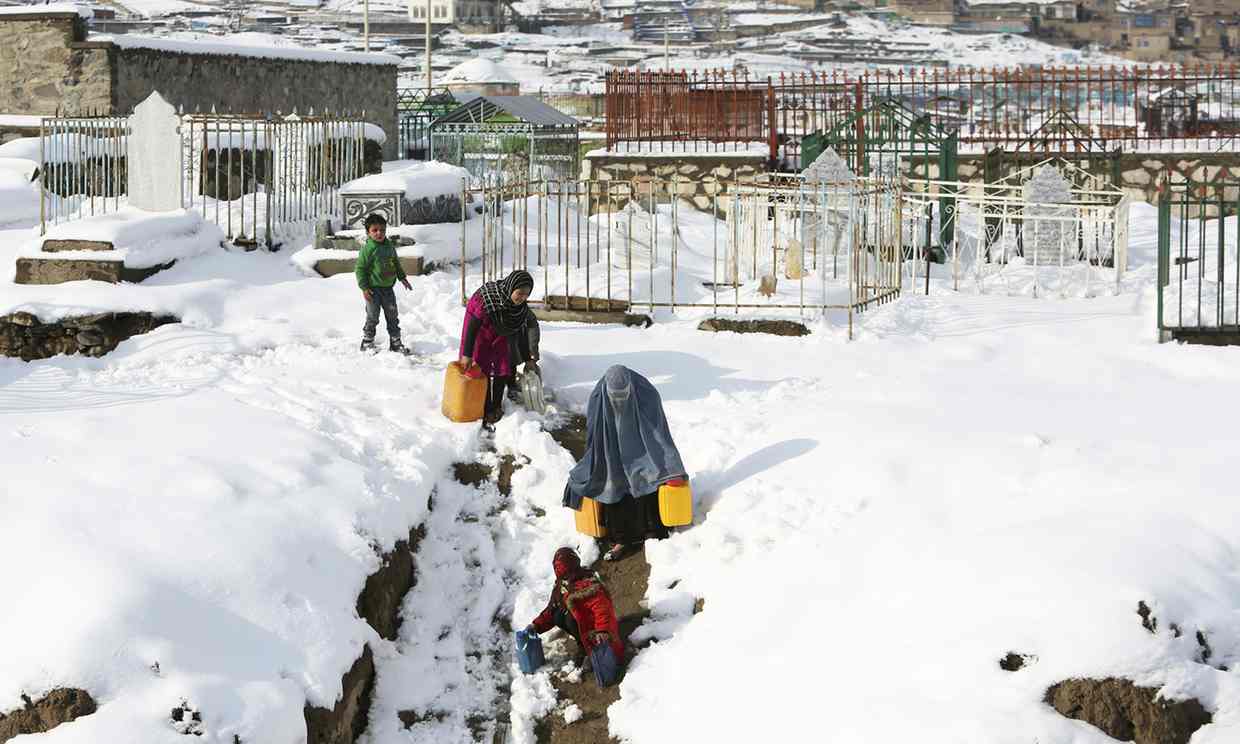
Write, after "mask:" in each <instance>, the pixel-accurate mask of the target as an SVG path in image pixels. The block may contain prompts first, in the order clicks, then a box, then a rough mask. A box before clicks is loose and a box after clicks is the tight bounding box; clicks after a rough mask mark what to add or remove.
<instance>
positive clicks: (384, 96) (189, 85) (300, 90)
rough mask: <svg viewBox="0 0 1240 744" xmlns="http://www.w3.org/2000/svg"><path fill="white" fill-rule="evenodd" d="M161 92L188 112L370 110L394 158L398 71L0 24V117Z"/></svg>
mask: <svg viewBox="0 0 1240 744" xmlns="http://www.w3.org/2000/svg"><path fill="white" fill-rule="evenodd" d="M154 90H158V91H159V92H160V93H161V94H162V95H163V97H164V98H165V100H167V101H168V102H170V103H172V104H173V105H175V106H182V107H184V108H185V109H187V110H194V109H196V108H197V109H201V110H203V111H210V110H211V108H212V107H215V108H216V110H221V111H228V110H232V111H237V112H247V113H254V112H269V111H281V112H284V113H292V112H293V111H294V110H297V111H298V112H300V113H307V112H309V111H310V110H311V109H314V110H315V111H318V112H323V111H329V112H333V113H340V114H361V113H363V112H364V113H365V116H366V120H367V121H370V122H372V123H374V124H377V125H379V127H381V128H382V129H383V131H384V132H385V133H386V134H387V142H386V143H384V146H383V157H384V158H385V159H392V158H394V157H395V156H396V135H397V130H396V65H371V64H355V63H340V62H316V61H311V60H290V59H270V58H261V57H240V56H235V55H222V54H193V53H179V52H166V51H156V50H152V49H122V48H120V47H117V46H115V45H114V44H112V43H111V42H107V41H87V40H86V27H85V24H84V23H83V21H82V20H81V19H80V18H78V16H77V14H76V13H41V14H35V13H31V14H17V15H3V16H0V113H4V114H31V115H34V114H45V115H54V114H56V113H57V112H60V113H62V114H69V115H77V114H84V113H86V112H88V111H98V112H101V113H115V114H128V113H130V112H132V111H133V108H134V106H136V105H137V104H139V103H141V102H142V101H143V100H145V99H146V97H147V96H149V95H150V94H151V92H152V91H154Z"/></svg>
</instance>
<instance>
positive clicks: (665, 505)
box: [659, 480, 693, 527]
mask: <svg viewBox="0 0 1240 744" xmlns="http://www.w3.org/2000/svg"><path fill="white" fill-rule="evenodd" d="M659 521H661V522H662V523H663V524H664V525H665V526H667V527H684V526H685V525H687V524H693V491H692V490H690V488H689V481H687V480H674V481H668V482H667V483H664V484H663V485H661V486H659Z"/></svg>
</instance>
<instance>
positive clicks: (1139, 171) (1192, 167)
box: [905, 152, 1240, 203]
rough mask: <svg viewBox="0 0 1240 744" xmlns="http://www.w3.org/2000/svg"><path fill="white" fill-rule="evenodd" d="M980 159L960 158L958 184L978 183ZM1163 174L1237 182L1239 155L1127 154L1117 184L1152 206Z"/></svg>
mask: <svg viewBox="0 0 1240 744" xmlns="http://www.w3.org/2000/svg"><path fill="white" fill-rule="evenodd" d="M982 161H983V156H981V155H961V156H960V159H959V161H958V164H957V171H958V177H959V179H960V180H961V181H971V182H977V183H981V181H982V178H983V174H984V170H983V162H982ZM905 162H906V163H907V167H908V168H913V169H916V170H917V171H918V173H921V172H923V169H924V167H925V166H924V165H923V163H922V159H921V158H909V159H907V160H906V161H905ZM929 171H930V178H938V177H939V168H938V164H937V163H936V162H935V161H934V160H933V159H932V160H931V162H930V163H929ZM1164 173H1169V174H1170V176H1171V180H1172V181H1173V182H1183V181H1186V180H1191V181H1198V182H1201V181H1205V182H1211V181H1240V155H1237V154H1236V153H1232V152H1217V153H1140V152H1134V153H1126V154H1124V155H1123V156H1121V158H1120V176H1121V178H1122V179H1123V183H1122V184H1120V185H1121V186H1122V187H1123V189H1124V190H1125V191H1127V192H1128V194H1129V195H1130V196H1131V197H1132V198H1133V199H1138V200H1141V201H1146V202H1150V203H1153V202H1154V201H1156V199H1157V195H1158V183H1159V181H1160V180H1161V178H1162V176H1163V174H1164ZM1225 191H1226V192H1227V195H1226V198H1227V199H1228V200H1231V201H1234V200H1235V199H1236V198H1237V196H1238V194H1237V188H1236V187H1234V186H1233V187H1229V188H1227V189H1225Z"/></svg>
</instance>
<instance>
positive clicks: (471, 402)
mask: <svg viewBox="0 0 1240 744" xmlns="http://www.w3.org/2000/svg"><path fill="white" fill-rule="evenodd" d="M486 405H487V378H486V375H484V374H482V370H481V369H480V368H479V367H477V366H474V367H471V368H470V369H469V370H468V371H466V370H464V369H461V363H460V362H452V363H451V364H449V365H448V369H447V370H446V371H445V372H444V376H443V405H442V410H443V415H444V416H447V417H448V418H449V419H451V420H452V421H457V422H461V423H464V422H467V421H478V420H479V419H481V418H482V412H483V410H484V409H485V408H486Z"/></svg>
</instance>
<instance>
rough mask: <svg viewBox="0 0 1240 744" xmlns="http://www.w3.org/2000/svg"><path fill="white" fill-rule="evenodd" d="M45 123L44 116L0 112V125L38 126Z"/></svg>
mask: <svg viewBox="0 0 1240 744" xmlns="http://www.w3.org/2000/svg"><path fill="white" fill-rule="evenodd" d="M42 123H43V117H42V116H27V115H25V114H0V127H37V126H39V125H40V124H42Z"/></svg>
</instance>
